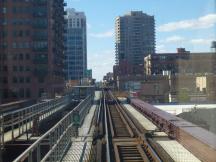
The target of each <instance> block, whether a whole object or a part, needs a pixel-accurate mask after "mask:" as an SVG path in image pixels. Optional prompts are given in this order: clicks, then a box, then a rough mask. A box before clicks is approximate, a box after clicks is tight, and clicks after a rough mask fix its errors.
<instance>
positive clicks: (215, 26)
mask: <svg viewBox="0 0 216 162" xmlns="http://www.w3.org/2000/svg"><path fill="white" fill-rule="evenodd" d="M214 14H215V15H216V0H214ZM211 48H212V52H215V53H216V24H215V25H214V41H212V44H211Z"/></svg>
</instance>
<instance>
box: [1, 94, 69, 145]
mask: <svg viewBox="0 0 216 162" xmlns="http://www.w3.org/2000/svg"><path fill="white" fill-rule="evenodd" d="M70 98H71V97H70V95H67V96H64V97H61V98H58V99H53V100H50V101H47V102H43V103H39V104H35V105H32V106H29V107H26V108H23V109H20V110H16V111H11V112H8V113H3V114H0V145H1V146H4V143H5V142H8V141H11V140H12V141H13V140H15V138H16V137H19V136H21V135H23V134H24V133H26V132H28V130H30V129H32V128H33V125H34V121H35V120H37V121H41V120H44V119H45V118H47V117H49V116H50V115H52V114H54V113H55V112H57V111H59V110H61V109H62V108H64V107H65V106H66V105H68V104H69V103H70ZM27 136H28V135H27Z"/></svg>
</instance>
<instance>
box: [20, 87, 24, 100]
mask: <svg viewBox="0 0 216 162" xmlns="http://www.w3.org/2000/svg"><path fill="white" fill-rule="evenodd" d="M19 97H20V98H23V97H24V89H23V88H20V89H19Z"/></svg>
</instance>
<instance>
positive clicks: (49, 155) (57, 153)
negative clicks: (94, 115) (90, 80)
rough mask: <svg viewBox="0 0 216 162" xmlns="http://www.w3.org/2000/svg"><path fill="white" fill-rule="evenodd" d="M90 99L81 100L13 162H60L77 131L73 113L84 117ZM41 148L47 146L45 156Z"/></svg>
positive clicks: (90, 97)
mask: <svg viewBox="0 0 216 162" xmlns="http://www.w3.org/2000/svg"><path fill="white" fill-rule="evenodd" d="M92 97H93V96H92V95H90V96H88V97H87V98H86V99H85V100H83V101H82V102H81V103H80V104H79V105H78V106H77V107H75V108H74V109H73V110H72V111H71V112H69V113H68V114H67V115H66V116H64V117H63V118H62V119H61V120H60V121H59V122H58V123H57V124H56V125H55V126H54V127H52V128H51V129H50V130H49V131H48V132H47V133H45V134H44V135H43V136H41V137H40V138H39V139H38V140H37V141H36V142H34V143H33V144H32V145H31V146H30V147H29V148H28V149H27V150H25V152H23V153H22V154H21V155H20V156H19V157H18V158H17V159H15V160H14V161H13V162H23V161H25V160H27V161H28V162H33V161H34V162H56V161H60V160H61V159H62V158H63V156H64V154H65V152H66V151H67V149H68V147H69V145H70V144H71V138H72V137H73V136H75V132H76V131H77V124H79V122H77V121H76V120H77V119H76V117H75V116H74V112H78V111H79V112H82V113H79V115H80V116H82V115H83V116H85V115H86V111H83V109H85V110H87V111H88V110H89V108H90V107H91V104H92ZM74 117H75V118H74ZM43 146H48V150H49V151H48V152H46V153H45V155H44V153H43V155H42V147H43Z"/></svg>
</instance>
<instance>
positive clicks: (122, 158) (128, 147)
mask: <svg viewBox="0 0 216 162" xmlns="http://www.w3.org/2000/svg"><path fill="white" fill-rule="evenodd" d="M104 98H105V106H104V107H105V112H106V114H107V115H105V118H106V119H105V121H106V123H107V130H106V133H107V134H108V138H107V152H108V153H109V154H110V159H108V162H109V161H111V162H113V161H115V162H161V159H160V158H159V156H158V155H157V153H156V152H155V151H154V149H152V147H151V145H150V144H149V143H148V140H147V139H145V135H144V132H143V131H142V130H140V129H139V128H140V126H138V125H137V123H134V121H133V120H132V119H131V117H129V116H128V113H127V112H126V111H125V110H124V108H123V107H122V105H120V104H119V103H118V101H117V100H116V98H115V97H114V96H113V95H112V93H111V92H110V91H106V92H105V93H104Z"/></svg>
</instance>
